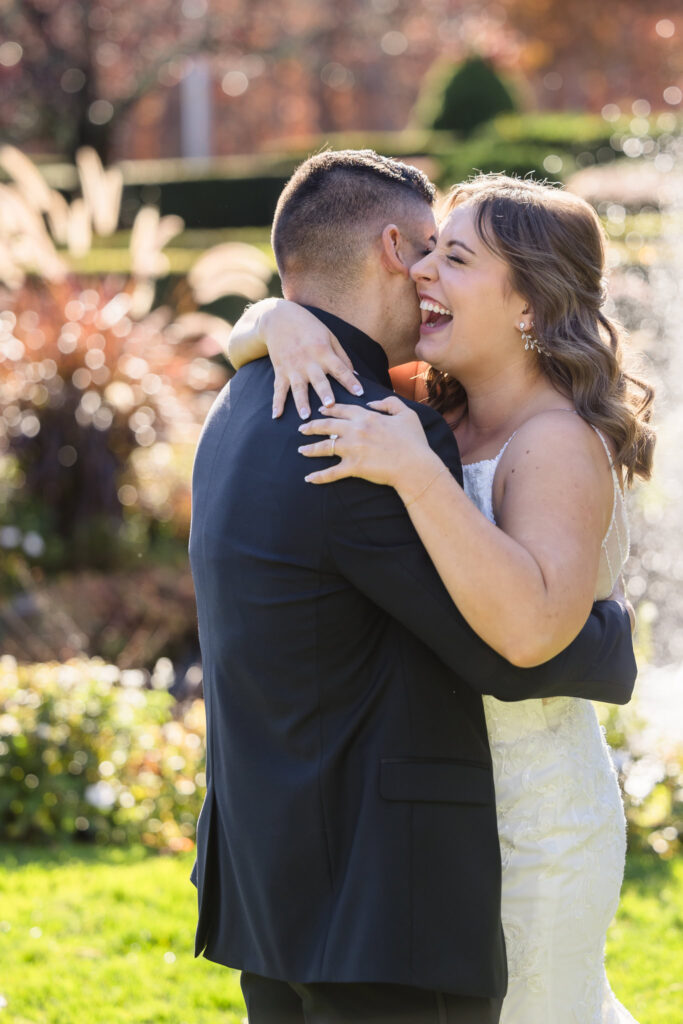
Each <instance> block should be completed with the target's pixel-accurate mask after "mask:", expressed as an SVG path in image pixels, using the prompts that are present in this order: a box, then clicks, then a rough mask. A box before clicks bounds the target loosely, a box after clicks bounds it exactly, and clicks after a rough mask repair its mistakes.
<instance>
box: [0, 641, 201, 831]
mask: <svg viewBox="0 0 683 1024" xmlns="http://www.w3.org/2000/svg"><path fill="white" fill-rule="evenodd" d="M153 681H154V678H153ZM143 682H144V676H143V674H142V673H141V672H139V671H137V670H129V671H127V672H125V671H124V672H121V671H119V669H117V668H116V667H115V666H112V665H107V664H106V663H105V662H104V661H101V660H99V659H93V660H90V661H86V660H76V659H73V660H70V661H68V662H66V663H64V664H59V663H56V662H53V663H45V664H37V665H26V666H20V665H17V663H16V661H15V660H14V659H13V658H11V657H8V656H4V657H2V658H0V834H1V835H2V837H3V838H4V839H17V840H18V839H21V840H36V841H46V840H49V839H51V838H54V837H57V836H59V835H71V836H74V835H75V836H80V837H82V838H84V839H88V840H92V841H96V842H107V843H115V844H122V843H128V842H131V841H140V842H142V843H144V844H145V845H147V846H150V847H155V848H168V849H174V850H184V849H190V848H191V847H192V841H193V837H194V834H195V826H196V821H197V817H198V814H199V810H200V807H201V802H202V798H203V790H204V786H205V775H204V741H203V737H204V708H203V701H200V700H196V701H194V702H193V703H192V704H191V705H190V706H189V707H187V708H186V710H185V713H184V716H183V717H182V719H174V718H173V717H172V714H171V710H172V707H173V705H174V701H173V698H172V697H171V696H170V694H169V693H167V692H166V691H165V690H157V689H144V688H143V685H142V684H143ZM178 707H180V706H178Z"/></svg>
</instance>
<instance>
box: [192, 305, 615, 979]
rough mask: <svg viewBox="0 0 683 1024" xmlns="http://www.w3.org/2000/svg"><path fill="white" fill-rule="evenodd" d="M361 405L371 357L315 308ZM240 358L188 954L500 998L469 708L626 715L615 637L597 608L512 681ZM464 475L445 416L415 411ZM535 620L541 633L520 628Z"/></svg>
mask: <svg viewBox="0 0 683 1024" xmlns="http://www.w3.org/2000/svg"><path fill="white" fill-rule="evenodd" d="M314 312H316V314H317V315H318V316H319V317H320V319H321V320H322V321H323V322H324V323H326V324H327V325H328V326H329V327H330V328H331V329H332V330H333V331H334V333H335V334H336V335H337V337H338V338H339V339H340V340H341V342H342V344H343V345H344V346H345V348H346V350H347V351H348V353H349V355H350V356H351V358H352V360H353V363H354V366H355V367H356V369H357V370H358V371H359V373H360V379H361V381H362V383H363V385H364V387H365V395H364V396H363V397H362V398H361V399H354V398H352V397H350V396H349V395H348V394H346V393H345V392H343V391H342V389H341V388H338V389H337V395H338V398H339V399H340V400H341V401H345V402H350V401H351V402H363V403H364V402H368V401H370V400H372V399H377V398H381V397H384V396H386V395H387V394H388V393H389V392H390V388H391V384H390V380H389V375H388V367H387V360H386V357H385V355H384V353H383V351H382V349H381V348H380V347H379V346H378V345H377V344H376V343H375V342H373V341H372V340H371V339H370V338H368V337H367V336H366V335H364V334H363V333H362V332H360V331H358V330H356V329H354V328H352V327H350V326H349V325H348V324H346V323H344V322H343V321H341V320H338V319H337V318H336V317H333V316H332V315H330V314H327V313H323V312H322V311H319V310H314ZM272 392H273V371H272V369H271V365H270V362H269V360H267V359H260V360H258V361H256V362H253V363H251V364H249V365H248V366H245V367H244V368H243V369H241V370H240V371H239V373H238V374H237V375H236V376H235V377H234V378H233V380H232V381H231V382H230V383H229V384H228V385H227V386H226V387H225V388H224V389H223V391H222V392H221V394H220V395H219V396H218V398H217V400H216V402H215V404H214V406H213V407H212V409H211V411H210V413H209V416H208V419H207V421H206V424H205V426H204V429H203V432H202V436H201V439H200V442H199V447H198V451H197V455H196V461H195V465H194V475H193V494H192V500H193V509H192V529H191V536H190V558H191V565H192V572H193V576H194V582H195V588H196V596H197V608H198V619H199V636H200V642H201V650H202V661H203V669H204V693H205V699H206V715H207V792H206V799H205V801H204V806H203V808H202V813H201V817H200V820H199V825H198V834H197V860H196V864H195V867H194V869H193V874H192V879H193V881H194V882H195V884H196V885H197V888H198V898H199V923H198V928H197V936H196V955H199V953H201V952H202V951H203V952H204V955H205V956H206V957H207V958H208V959H210V960H214V961H217V962H218V963H222V964H226V965H230V966H232V967H237V968H242V969H245V970H248V971H252V972H255V973H256V974H260V975H265V976H268V977H271V978H279V979H283V980H286V981H297V982H315V981H336V982H366V981H374V982H395V983H402V984H407V985H416V986H420V987H424V988H430V989H437V990H443V991H450V992H457V993H463V994H471V995H480V996H492V995H500V994H502V993H503V992H504V990H505V986H506V964H505V951H504V943H503V936H502V930H501V924H500V858H499V847H498V836H497V832H496V812H495V803H494V790H493V781H492V774H491V759H490V754H489V746H488V740H487V735H486V726H485V721H484V714H483V710H482V702H481V696H480V695H481V694H484V693H486V694H494V695H495V696H496V697H499V698H501V699H503V700H521V699H524V698H529V697H540V696H542V695H545V696H548V695H575V696H579V697H590V698H596V699H598V700H604V701H613V702H616V703H624V702H626V701H627V700H628V699H629V697H630V695H631V691H632V688H633V683H634V680H635V663H634V659H633V653H632V648H631V631H630V625H629V622H628V617H627V615H626V613H625V612H624V611H623V610H622V609H620V607H619V606H618V605H617V604H615V603H611V602H609V603H604V604H599V605H596V606H595V609H594V611H593V613H592V615H591V617H590V619H589V621H588V622H587V624H586V626H585V628H584V630H583V632H582V633H581V634H580V636H579V637H578V638H577V639H576V640H575V641H574V643H573V644H572V645H571V647H569V648H568V649H567V650H566V651H565V652H563V653H562V654H561V655H560V656H559V657H557V658H556V659H554V661H552V662H550V663H548V664H546V665H543V666H541V667H539V668H535V669H531V670H523V669H518V668H514V667H512V666H511V665H510V664H509V663H508V662H506V661H505V660H504V659H503V658H501V657H499V656H498V655H497V654H495V653H494V652H493V651H492V650H491V649H490V648H489V647H487V646H486V644H484V643H483V642H482V641H481V640H480V639H479V638H478V637H477V636H476V635H475V634H474V633H473V632H472V630H471V629H470V628H469V627H468V626H467V625H466V623H465V622H464V620H463V618H462V616H461V615H460V614H459V612H458V611H457V609H456V608H455V607H454V605H453V603H452V602H451V599H450V598H449V596H448V594H447V592H446V590H445V588H444V586H443V584H442V583H441V580H440V579H439V577H438V575H437V573H436V571H435V569H434V567H433V565H432V563H431V561H430V559H429V557H428V556H427V554H426V552H425V550H424V548H423V547H422V545H421V544H420V541H419V539H418V537H417V534H416V532H415V530H414V529H413V526H412V525H411V522H410V519H409V518H408V515H407V513H406V511H405V508H404V506H403V504H402V502H401V501H400V499H399V498H398V497H397V495H396V493H395V492H394V491H393V489H391V488H389V487H381V486H378V485H375V484H371V483H367V482H365V481H363V480H358V479H348V480H343V481H340V482H337V483H334V484H331V485H326V486H314V485H311V484H307V483H305V482H304V475H305V473H307V472H310V471H311V469H312V468H313V466H314V465H315V466H318V467H320V466H322V465H328V464H330V460H327V461H322V462H321V461H319V462H317V463H311V462H307V461H306V460H304V458H303V457H302V456H301V455H299V454H298V453H297V447H298V445H299V444H301V443H302V435H300V434H299V433H298V432H297V426H298V425H299V422H300V421H299V418H298V416H297V414H296V411H295V409H294V408H293V407H292V403H291V401H290V402H288V408H287V410H286V412H285V414H284V416H283V417H282V418H281V419H279V420H275V421H273V420H272V419H271V414H270V410H271V404H272ZM410 404H412V405H413V407H414V408H415V409H416V411H417V413H418V415H419V417H420V419H421V421H422V424H423V426H424V428H425V430H426V432H427V436H428V438H429V443H430V444H431V446H432V447H433V448H434V450H435V451H437V452H438V453H439V455H440V456H441V458H442V459H443V460H444V461H445V462H446V463H447V465H448V466H449V467H450V469H451V471H452V473H453V474H454V476H455V477H456V478H457V479H458V480H461V466H460V460H459V456H458V450H457V446H456V444H455V441H454V439H453V437H452V435H451V432H450V430H449V428H448V427H447V425H446V423H445V421H444V420H443V419H442V418H441V416H439V415H438V414H437V413H435V412H434V411H433V410H431V409H429V408H428V407H426V406H424V405H416V404H415V403H410ZM529 628H530V629H533V622H530V623H529Z"/></svg>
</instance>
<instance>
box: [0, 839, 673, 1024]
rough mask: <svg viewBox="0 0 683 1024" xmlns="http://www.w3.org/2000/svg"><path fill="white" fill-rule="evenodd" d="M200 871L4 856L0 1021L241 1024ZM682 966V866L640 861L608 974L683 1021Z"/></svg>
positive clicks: (657, 1023)
mask: <svg viewBox="0 0 683 1024" xmlns="http://www.w3.org/2000/svg"><path fill="white" fill-rule="evenodd" d="M191 865H192V856H191V855H182V856H168V857H164V856H158V855H153V854H149V853H147V852H146V851H145V850H142V849H132V850H100V849H93V848H89V847H84V846H82V845H68V846H65V847H62V848H61V849H59V850H56V851H48V850H40V849H33V848H29V847H26V846H9V845H7V846H2V847H0V995H2V996H3V997H4V999H5V1000H6V1001H7V1005H6V1006H5V1007H4V1009H2V1010H0V1021H3V1020H5V1021H7V1022H8V1024H10V1022H11V1024H237V1022H239V1021H241V1020H242V1019H243V1018H244V1008H243V1004H242V999H241V995H240V990H239V981H238V976H237V974H236V973H235V972H234V971H229V970H226V969H225V968H223V967H219V966H218V965H216V964H211V963H209V962H208V961H207V960H204V959H203V958H201V957H200V958H199V959H197V960H195V959H194V957H193V953H192V948H193V937H194V925H195V899H194V888H193V887H192V886H191V884H190V882H189V878H188V876H189V873H190V869H191ZM682 962H683V862H681V861H680V860H679V861H677V862H674V861H668V862H664V861H660V860H657V859H656V858H655V857H654V856H652V857H639V858H631V859H630V861H629V864H628V871H627V878H626V882H625V885H624V893H623V899H622V906H621V910H620V913H619V916H618V919H617V921H616V922H615V924H614V925H613V927H612V930H611V932H610V937H609V947H608V959H607V965H608V969H609V973H610V978H611V980H612V984H613V987H614V989H615V991H616V993H617V995H618V996H619V998H620V999H621V1000H622V1001H623V1002H624V1003H625V1004H626V1005H627V1006H628V1008H629V1009H630V1010H631V1012H632V1013H633V1015H634V1016H635V1017H636V1019H637V1020H638V1021H639V1024H673V1022H674V1021H679V1020H683V982H682V981H681V963H682ZM1 1003H2V1000H0V1004H1ZM548 1024H551V1022H548Z"/></svg>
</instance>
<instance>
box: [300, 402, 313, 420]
mask: <svg viewBox="0 0 683 1024" xmlns="http://www.w3.org/2000/svg"><path fill="white" fill-rule="evenodd" d="M310 415H311V410H310V409H307V408H306V406H305V405H302V406H301V408H300V409H299V416H301V419H302V420H305V419H306V418H307V417H308V416H310Z"/></svg>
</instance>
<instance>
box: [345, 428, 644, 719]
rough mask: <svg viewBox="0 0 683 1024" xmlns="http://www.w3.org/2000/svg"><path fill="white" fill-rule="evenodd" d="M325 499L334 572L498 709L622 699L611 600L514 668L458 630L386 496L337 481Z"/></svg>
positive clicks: (622, 623)
mask: <svg viewBox="0 0 683 1024" xmlns="http://www.w3.org/2000/svg"><path fill="white" fill-rule="evenodd" d="M439 419H440V418H439ZM441 422H443V421H441ZM425 427H426V429H427V434H428V437H429V440H430V444H432V447H433V448H434V449H435V450H436V451H437V452H439V454H442V452H441V450H440V448H441V444H439V443H438V442H439V441H440V440H443V434H442V431H441V429H440V426H439V425H436V428H434V427H432V426H431V425H430V424H429V423H427V424H425ZM446 430H447V428H446ZM435 442H436V443H435ZM444 461H446V462H447V465H449V468H450V469H451V470H452V472H453V474H454V476H456V478H459V476H460V474H459V465H458V464H457V462H458V457H457V448H455V456H453V449H450V448H448V445H446V449H445V456H444ZM325 491H326V496H325V517H326V531H325V532H326V536H327V539H328V544H329V549H328V551H329V555H330V557H331V559H332V561H333V563H334V565H335V568H336V569H337V571H338V572H339V573H341V575H343V576H344V577H345V578H346V579H347V580H348V581H349V582H350V583H351V584H352V585H353V586H355V587H356V588H357V589H358V590H360V591H361V592H362V593H364V594H365V595H366V596H367V597H368V598H369V599H370V600H371V601H373V603H375V604H377V605H379V606H380V607H381V608H383V609H384V610H385V611H386V612H388V614H389V615H391V616H393V617H394V618H395V619H397V620H398V621H399V622H400V623H401V624H402V625H403V626H405V628H406V629H409V630H410V631H411V632H412V633H414V634H415V635H416V636H418V637H419V639H420V640H422V641H423V643H425V644H426V645H427V646H428V647H430V648H431V649H432V650H433V651H434V653H435V654H437V655H438V657H439V658H441V660H442V661H443V662H444V663H445V664H446V665H448V667H449V668H451V669H452V670H453V671H454V672H456V673H457V675H458V676H459V677H460V678H461V679H462V680H463V681H464V682H465V683H467V684H468V685H469V686H471V687H472V688H473V689H475V690H476V691H477V692H479V693H482V694H491V695H493V696H495V697H497V698H498V699H499V700H506V701H515V700H526V699H528V698H530V697H550V696H567V697H585V698H589V699H591V700H599V701H606V702H608V703H613V704H625V703H627V702H628V701H629V700H630V697H631V694H632V692H633V686H634V683H635V678H636V665H635V658H634V654H633V645H632V642H631V625H630V621H629V618H628V615H627V613H626V611H625V610H624V609H623V608H621V606H620V605H618V604H617V603H616V602H613V601H603V602H598V603H596V604H595V605H594V606H593V611H592V612H591V615H590V616H589V618H588V621H587V622H586V624H585V626H584V627H583V629H582V631H581V633H579V635H578V636H577V637H576V639H575V640H574V641H573V642H572V643H571V644H570V646H569V647H567V648H566V649H565V650H564V651H562V652H561V653H560V654H558V655H557V656H556V657H555V658H553V659H552V660H551V661H548V662H546V663H545V664H543V665H539V666H538V667H535V668H531V669H528V668H525V669H522V668H517V667H516V666H514V665H511V664H510V663H509V662H508V661H506V660H505V659H504V658H503V657H501V655H499V654H497V653H496V652H495V651H494V650H492V648H490V647H489V646H488V645H487V644H485V643H484V641H483V640H481V639H480V637H478V636H477V634H476V633H474V631H473V630H472V629H471V628H470V626H469V625H468V624H467V623H466V621H465V619H464V618H463V617H462V615H461V614H460V612H459V611H458V609H457V608H456V606H455V605H454V603H453V601H452V600H451V597H450V595H449V594H448V591H447V590H446V588H445V587H444V585H443V583H442V582H441V578H440V577H439V575H438V573H437V571H436V569H435V568H434V565H433V563H432V561H431V559H430V558H429V555H428V554H427V552H426V550H425V549H424V547H423V546H422V543H421V542H420V539H419V536H418V534H417V532H416V531H415V529H414V527H413V525H412V523H411V521H410V518H409V516H408V514H407V512H406V511H405V507H404V505H403V503H402V502H401V500H400V499H399V498H398V496H397V495H396V492H395V491H394V490H393V489H392V488H389V487H382V486H379V485H376V484H371V483H367V482H366V481H363V480H357V479H347V480H342V481H339V482H337V483H335V484H330V485H326V487H325ZM529 628H530V629H533V623H529Z"/></svg>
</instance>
